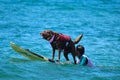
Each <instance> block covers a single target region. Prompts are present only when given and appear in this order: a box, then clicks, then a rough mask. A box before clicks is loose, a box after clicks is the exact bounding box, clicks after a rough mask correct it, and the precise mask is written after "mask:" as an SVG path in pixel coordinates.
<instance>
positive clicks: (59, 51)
mask: <svg viewBox="0 0 120 80" xmlns="http://www.w3.org/2000/svg"><path fill="white" fill-rule="evenodd" d="M60 54H61V49H58V61H60Z"/></svg>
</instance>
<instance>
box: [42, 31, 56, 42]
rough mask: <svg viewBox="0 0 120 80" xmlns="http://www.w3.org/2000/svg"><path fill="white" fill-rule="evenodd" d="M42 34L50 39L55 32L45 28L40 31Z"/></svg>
mask: <svg viewBox="0 0 120 80" xmlns="http://www.w3.org/2000/svg"><path fill="white" fill-rule="evenodd" d="M40 35H41V36H42V37H43V38H44V39H45V40H47V41H49V40H50V39H51V38H52V37H53V36H54V32H53V31H51V30H45V31H43V32H40Z"/></svg>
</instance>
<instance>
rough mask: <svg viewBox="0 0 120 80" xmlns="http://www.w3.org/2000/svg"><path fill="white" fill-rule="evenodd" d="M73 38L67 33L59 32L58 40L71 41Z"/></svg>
mask: <svg viewBox="0 0 120 80" xmlns="http://www.w3.org/2000/svg"><path fill="white" fill-rule="evenodd" d="M70 40H71V38H70V36H67V35H63V34H59V38H58V41H65V42H66V41H70Z"/></svg>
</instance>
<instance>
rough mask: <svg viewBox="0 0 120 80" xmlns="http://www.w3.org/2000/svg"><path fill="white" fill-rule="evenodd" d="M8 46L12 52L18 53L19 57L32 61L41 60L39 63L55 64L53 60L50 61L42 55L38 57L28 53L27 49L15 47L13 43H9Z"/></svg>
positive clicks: (35, 54) (30, 52)
mask: <svg viewBox="0 0 120 80" xmlns="http://www.w3.org/2000/svg"><path fill="white" fill-rule="evenodd" d="M10 46H11V47H12V49H13V50H14V51H16V52H17V53H19V54H20V55H22V56H25V57H27V58H29V59H33V60H41V61H49V62H52V63H56V61H55V60H51V59H49V58H47V57H44V56H42V55H40V54H39V55H38V54H37V53H34V52H32V51H30V50H29V49H25V48H22V47H20V46H18V45H16V44H15V43H14V42H10Z"/></svg>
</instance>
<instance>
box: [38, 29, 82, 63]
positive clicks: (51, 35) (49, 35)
mask: <svg viewBox="0 0 120 80" xmlns="http://www.w3.org/2000/svg"><path fill="white" fill-rule="evenodd" d="M40 35H41V36H42V37H43V38H44V39H46V40H47V41H49V42H50V44H51V46H52V60H54V55H55V50H56V49H58V61H59V60H60V53H61V50H63V51H64V57H65V59H66V60H67V61H69V58H68V53H72V56H73V59H74V64H76V59H75V56H78V54H77V53H76V52H75V44H77V43H78V42H79V41H80V40H81V38H82V36H83V35H82V34H81V35H80V36H78V38H77V39H76V40H74V41H72V40H71V38H70V36H66V35H63V34H60V33H57V32H53V31H51V30H45V31H43V32H41V33H40Z"/></svg>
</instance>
